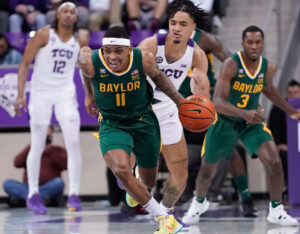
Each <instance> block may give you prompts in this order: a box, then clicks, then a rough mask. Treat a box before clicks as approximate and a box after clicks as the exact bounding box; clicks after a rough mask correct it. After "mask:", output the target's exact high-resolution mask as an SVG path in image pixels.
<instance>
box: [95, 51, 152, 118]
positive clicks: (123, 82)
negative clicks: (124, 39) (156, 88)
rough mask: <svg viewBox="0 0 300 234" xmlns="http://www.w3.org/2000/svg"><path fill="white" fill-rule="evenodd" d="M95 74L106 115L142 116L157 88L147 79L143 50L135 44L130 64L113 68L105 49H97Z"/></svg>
mask: <svg viewBox="0 0 300 234" xmlns="http://www.w3.org/2000/svg"><path fill="white" fill-rule="evenodd" d="M91 57H92V61H93V65H94V69H95V76H94V77H93V78H92V79H91V81H92V84H93V87H94V97H95V102H96V105H97V107H98V110H99V112H100V114H101V115H102V117H103V118H104V119H110V120H125V119H132V118H133V119H135V118H139V117H141V116H142V115H143V113H144V112H145V111H146V109H147V107H148V106H149V104H150V103H151V101H152V98H153V90H152V87H151V85H150V84H149V83H148V81H147V80H146V75H145V74H144V70H143V65H142V53H141V50H140V49H138V48H133V50H132V52H131V55H130V62H129V66H128V68H127V69H126V70H125V71H124V72H121V73H115V72H112V71H111V69H110V68H109V66H108V65H107V64H106V62H105V60H104V58H103V55H102V51H101V49H97V50H93V52H92V55H91Z"/></svg>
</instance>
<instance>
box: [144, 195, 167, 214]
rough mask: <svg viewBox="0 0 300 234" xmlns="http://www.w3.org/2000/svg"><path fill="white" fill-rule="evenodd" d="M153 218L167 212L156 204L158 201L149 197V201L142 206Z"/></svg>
mask: <svg viewBox="0 0 300 234" xmlns="http://www.w3.org/2000/svg"><path fill="white" fill-rule="evenodd" d="M143 207H144V208H145V210H146V211H148V212H149V213H150V214H151V215H152V216H153V217H154V218H157V217H158V216H167V215H168V213H167V212H166V211H165V210H164V209H163V208H162V207H161V206H160V205H159V204H158V202H157V201H156V200H155V199H154V198H153V197H151V199H150V201H148V203H147V204H146V205H144V206H143Z"/></svg>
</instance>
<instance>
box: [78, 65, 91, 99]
mask: <svg viewBox="0 0 300 234" xmlns="http://www.w3.org/2000/svg"><path fill="white" fill-rule="evenodd" d="M80 71H81V75H82V77H83V81H84V84H85V85H84V90H85V93H86V94H93V87H92V82H91V78H92V76H91V75H90V74H89V73H88V71H87V69H86V67H85V66H84V65H83V64H80Z"/></svg>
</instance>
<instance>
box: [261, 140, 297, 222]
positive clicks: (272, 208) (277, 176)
mask: <svg viewBox="0 0 300 234" xmlns="http://www.w3.org/2000/svg"><path fill="white" fill-rule="evenodd" d="M257 154H258V155H259V157H260V159H261V160H262V162H263V164H264V165H265V167H266V169H267V181H268V185H269V193H270V200H271V201H270V204H269V214H268V218H267V219H268V221H269V222H271V223H276V224H279V225H281V226H297V225H298V221H297V220H296V219H294V218H292V217H291V216H290V215H288V214H287V213H286V211H285V210H284V207H283V205H282V199H281V195H282V189H283V170H282V164H281V160H280V157H279V155H278V152H277V150H276V145H275V143H274V141H266V142H264V143H262V144H261V146H260V147H259V149H258V152H257Z"/></svg>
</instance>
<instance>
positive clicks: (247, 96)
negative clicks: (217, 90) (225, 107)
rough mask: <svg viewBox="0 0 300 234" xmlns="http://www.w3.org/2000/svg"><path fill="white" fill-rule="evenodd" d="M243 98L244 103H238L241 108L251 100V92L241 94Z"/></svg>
mask: <svg viewBox="0 0 300 234" xmlns="http://www.w3.org/2000/svg"><path fill="white" fill-rule="evenodd" d="M241 98H242V103H237V104H236V105H237V106H238V107H240V108H245V107H246V106H247V104H248V101H249V98H250V96H249V94H243V95H241Z"/></svg>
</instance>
